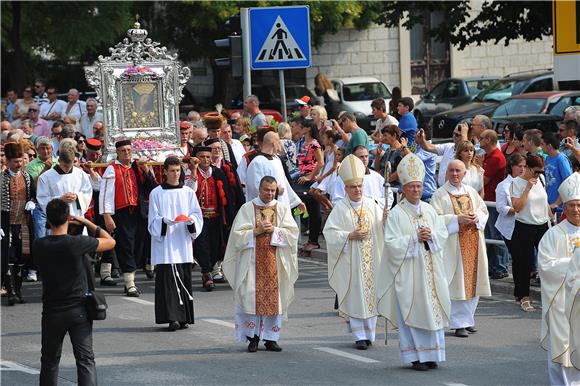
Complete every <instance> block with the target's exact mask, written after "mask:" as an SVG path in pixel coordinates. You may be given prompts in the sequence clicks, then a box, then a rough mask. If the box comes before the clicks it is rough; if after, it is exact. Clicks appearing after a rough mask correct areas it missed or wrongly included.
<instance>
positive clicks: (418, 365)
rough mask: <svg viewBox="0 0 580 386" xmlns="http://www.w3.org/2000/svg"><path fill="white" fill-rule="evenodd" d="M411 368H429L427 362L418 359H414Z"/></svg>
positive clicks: (420, 369)
mask: <svg viewBox="0 0 580 386" xmlns="http://www.w3.org/2000/svg"><path fill="white" fill-rule="evenodd" d="M412 368H413V370H417V371H427V370H429V366H428V365H427V363H421V362H419V361H415V362H413V367H412Z"/></svg>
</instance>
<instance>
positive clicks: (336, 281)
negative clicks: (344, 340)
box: [324, 154, 383, 350]
mask: <svg viewBox="0 0 580 386" xmlns="http://www.w3.org/2000/svg"><path fill="white" fill-rule="evenodd" d="M365 172H366V168H365V165H364V164H363V163H362V161H361V160H360V159H358V158H357V157H356V156H354V155H353V154H351V155H349V156H347V157H346V158H345V159H344V160H343V161H342V163H341V165H340V168H339V169H338V175H339V177H340V178H341V179H342V181H343V182H344V188H345V191H346V197H344V198H343V199H341V200H340V201H339V202H338V203H337V204H336V206H335V207H334V209H333V210H332V212H330V215H329V216H328V219H327V220H326V226H325V227H324V238H325V239H326V240H329V242H328V243H327V248H328V282H329V283H330V287H332V289H333V290H334V291H335V292H336V294H337V298H338V310H339V313H340V315H341V316H342V317H344V318H345V321H346V326H347V331H348V332H349V333H351V334H352V337H353V338H354V341H355V346H356V348H357V349H359V350H366V349H367V348H368V346H370V345H371V344H372V342H373V341H374V340H375V328H376V324H377V315H378V311H377V290H376V282H377V268H378V266H379V263H380V260H381V255H382V250H383V221H382V219H383V211H382V210H381V208H380V207H379V204H377V203H376V202H375V200H374V199H372V198H369V197H364V196H363V190H364V187H363V184H364V183H366V181H365V180H364V177H365Z"/></svg>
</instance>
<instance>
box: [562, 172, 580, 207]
mask: <svg viewBox="0 0 580 386" xmlns="http://www.w3.org/2000/svg"><path fill="white" fill-rule="evenodd" d="M558 193H559V194H560V197H561V198H562V202H564V203H566V202H568V201H572V200H580V174H578V173H572V175H571V176H570V177H568V178H566V179H565V180H564V182H562V184H561V185H560V187H559V188H558Z"/></svg>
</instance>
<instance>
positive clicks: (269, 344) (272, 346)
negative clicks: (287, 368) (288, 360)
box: [264, 340, 282, 352]
mask: <svg viewBox="0 0 580 386" xmlns="http://www.w3.org/2000/svg"><path fill="white" fill-rule="evenodd" d="M264 346H266V351H274V352H280V351H282V347H280V346H278V343H276V342H274V341H273V340H267V341H266V343H264Z"/></svg>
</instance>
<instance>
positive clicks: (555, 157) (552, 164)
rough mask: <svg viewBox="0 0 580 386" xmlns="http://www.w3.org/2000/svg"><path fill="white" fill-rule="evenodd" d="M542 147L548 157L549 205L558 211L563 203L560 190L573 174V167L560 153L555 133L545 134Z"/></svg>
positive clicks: (547, 186)
mask: <svg viewBox="0 0 580 386" xmlns="http://www.w3.org/2000/svg"><path fill="white" fill-rule="evenodd" d="M541 146H542V150H544V153H546V154H547V155H548V157H547V158H546V165H545V166H544V172H545V175H546V192H547V193H548V204H550V207H551V208H552V209H556V208H557V207H559V206H560V205H561V202H562V200H561V199H560V196H559V194H558V188H559V187H560V184H561V183H562V182H563V181H564V180H565V179H566V178H568V177H569V176H570V175H571V174H572V166H571V165H570V161H569V160H568V157H566V156H565V155H564V154H562V153H560V150H559V148H560V140H559V139H558V137H556V135H555V134H554V133H544V136H543V138H542V144H541Z"/></svg>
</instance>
